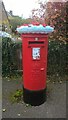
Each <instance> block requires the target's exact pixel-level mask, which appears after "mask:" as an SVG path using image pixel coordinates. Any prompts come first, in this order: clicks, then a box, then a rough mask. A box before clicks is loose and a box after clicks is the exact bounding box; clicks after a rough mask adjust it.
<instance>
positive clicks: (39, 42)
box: [29, 41, 44, 45]
mask: <svg viewBox="0 0 68 120" xmlns="http://www.w3.org/2000/svg"><path fill="white" fill-rule="evenodd" d="M30 44H44V41H29V45H30Z"/></svg>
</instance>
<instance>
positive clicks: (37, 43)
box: [28, 41, 45, 47]
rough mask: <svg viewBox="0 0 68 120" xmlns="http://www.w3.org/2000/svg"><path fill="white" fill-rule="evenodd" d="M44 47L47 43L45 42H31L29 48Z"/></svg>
mask: <svg viewBox="0 0 68 120" xmlns="http://www.w3.org/2000/svg"><path fill="white" fill-rule="evenodd" d="M35 46H36V47H44V46H45V42H44V41H29V42H28V47H35Z"/></svg>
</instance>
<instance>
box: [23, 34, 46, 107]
mask: <svg viewBox="0 0 68 120" xmlns="http://www.w3.org/2000/svg"><path fill="white" fill-rule="evenodd" d="M47 39H48V35H46V34H40V33H38V34H36V33H32V34H31V33H29V34H27V33H26V34H22V41H23V42H22V43H23V44H22V48H23V49H22V50H23V51H22V52H23V63H22V64H23V99H24V102H26V103H29V104H31V105H39V104H42V103H43V102H44V101H45V100H46V73H47V72H46V71H47V47H48V40H47Z"/></svg>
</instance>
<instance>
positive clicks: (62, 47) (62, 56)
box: [2, 38, 68, 76]
mask: <svg viewBox="0 0 68 120" xmlns="http://www.w3.org/2000/svg"><path fill="white" fill-rule="evenodd" d="M66 46H67V44H66V42H61V41H58V40H55V41H49V45H48V68H47V74H48V75H53V74H59V75H64V74H66V63H67V58H68V53H67V51H66ZM18 48H19V49H22V44H21V42H20V43H19V42H18V43H13V42H12V41H11V39H10V38H3V39H2V74H3V76H11V75H15V74H17V70H18V67H17V64H18V63H17V58H16V51H17V49H18Z"/></svg>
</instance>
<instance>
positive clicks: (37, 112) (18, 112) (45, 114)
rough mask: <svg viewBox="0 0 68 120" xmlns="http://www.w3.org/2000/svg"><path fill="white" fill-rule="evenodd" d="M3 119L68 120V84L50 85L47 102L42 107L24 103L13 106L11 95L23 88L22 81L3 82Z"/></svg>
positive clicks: (48, 85) (48, 86)
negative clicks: (67, 107) (67, 102)
mask: <svg viewBox="0 0 68 120" xmlns="http://www.w3.org/2000/svg"><path fill="white" fill-rule="evenodd" d="M2 84H3V91H2V92H3V100H2V104H3V105H2V109H5V111H4V112H3V113H2V116H3V118H66V83H65V82H62V83H61V84H60V83H58V82H56V83H53V82H52V83H50V82H49V83H48V84H47V88H48V91H49V92H48V97H47V101H46V102H45V103H44V104H42V105H40V106H26V104H25V103H24V102H20V103H14V104H12V103H11V102H10V101H9V99H8V97H9V94H10V93H11V92H13V91H15V90H16V89H18V88H22V86H21V80H10V81H9V80H3V83H2Z"/></svg>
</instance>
